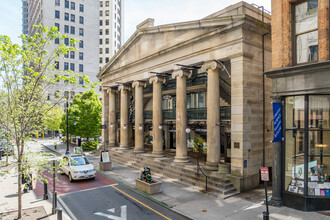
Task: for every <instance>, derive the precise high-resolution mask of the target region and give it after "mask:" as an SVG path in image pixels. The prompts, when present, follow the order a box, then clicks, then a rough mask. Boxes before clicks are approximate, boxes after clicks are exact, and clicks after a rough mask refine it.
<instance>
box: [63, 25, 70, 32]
mask: <svg viewBox="0 0 330 220" xmlns="http://www.w3.org/2000/svg"><path fill="white" fill-rule="evenodd" d="M64 33H69V26H68V25H64Z"/></svg>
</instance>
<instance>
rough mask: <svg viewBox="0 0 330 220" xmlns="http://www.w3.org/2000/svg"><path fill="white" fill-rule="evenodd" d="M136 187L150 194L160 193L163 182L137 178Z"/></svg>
mask: <svg viewBox="0 0 330 220" xmlns="http://www.w3.org/2000/svg"><path fill="white" fill-rule="evenodd" d="M135 183H136V189H137V190H139V191H141V192H144V193H147V194H149V195H152V194H156V193H160V192H161V191H162V182H159V181H155V180H153V181H152V183H147V182H144V181H142V180H140V179H135Z"/></svg>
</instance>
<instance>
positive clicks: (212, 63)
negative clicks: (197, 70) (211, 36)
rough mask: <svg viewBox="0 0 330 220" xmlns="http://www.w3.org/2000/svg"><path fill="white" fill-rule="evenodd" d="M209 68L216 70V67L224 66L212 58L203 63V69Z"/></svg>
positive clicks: (221, 67)
mask: <svg viewBox="0 0 330 220" xmlns="http://www.w3.org/2000/svg"><path fill="white" fill-rule="evenodd" d="M209 69H212V70H215V69H223V66H221V65H220V64H219V63H218V62H216V61H214V60H211V61H207V62H205V63H204V64H203V65H202V71H203V72H205V71H207V70H209Z"/></svg>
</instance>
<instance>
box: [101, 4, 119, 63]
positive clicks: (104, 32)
mask: <svg viewBox="0 0 330 220" xmlns="http://www.w3.org/2000/svg"><path fill="white" fill-rule="evenodd" d="M123 15H124V0H108V1H104V0H100V30H99V31H100V48H99V54H100V65H99V66H100V69H101V68H102V67H103V66H104V65H105V64H106V63H108V62H109V60H110V58H111V57H112V56H113V55H114V54H115V53H116V52H117V51H118V50H119V48H120V47H121V45H122V43H123V40H124V16H123Z"/></svg>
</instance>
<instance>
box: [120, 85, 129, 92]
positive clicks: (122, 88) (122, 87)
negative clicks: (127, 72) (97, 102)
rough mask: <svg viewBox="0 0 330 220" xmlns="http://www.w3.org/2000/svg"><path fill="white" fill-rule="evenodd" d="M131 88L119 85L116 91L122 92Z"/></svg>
mask: <svg viewBox="0 0 330 220" xmlns="http://www.w3.org/2000/svg"><path fill="white" fill-rule="evenodd" d="M130 89H131V88H130V87H129V86H125V85H119V86H118V91H119V92H120V91H122V90H130Z"/></svg>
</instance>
